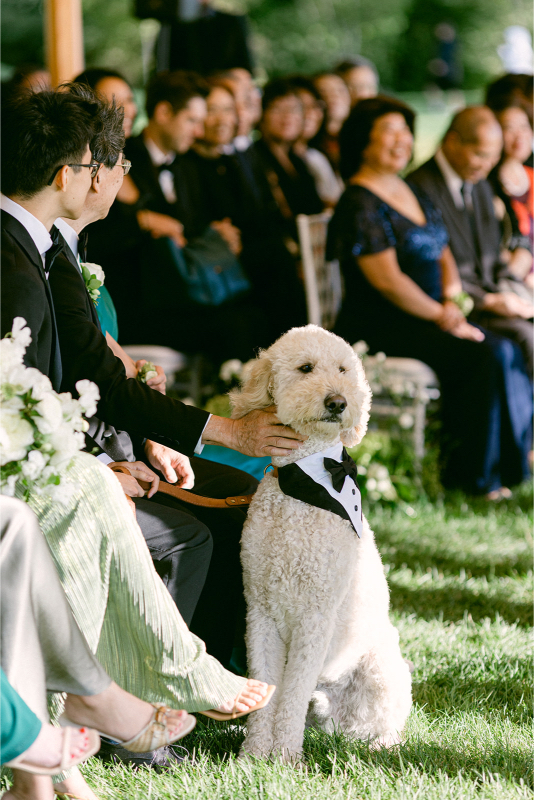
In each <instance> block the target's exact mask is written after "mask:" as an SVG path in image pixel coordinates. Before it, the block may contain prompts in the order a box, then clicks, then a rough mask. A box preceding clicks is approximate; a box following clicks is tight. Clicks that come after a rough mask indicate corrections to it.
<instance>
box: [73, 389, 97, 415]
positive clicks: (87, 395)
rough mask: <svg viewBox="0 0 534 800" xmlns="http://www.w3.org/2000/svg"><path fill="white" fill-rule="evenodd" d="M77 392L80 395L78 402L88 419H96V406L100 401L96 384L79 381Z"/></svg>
mask: <svg viewBox="0 0 534 800" xmlns="http://www.w3.org/2000/svg"><path fill="white" fill-rule="evenodd" d="M76 391H77V392H78V394H79V395H80V399H79V400H78V402H79V403H80V405H81V407H82V409H83V411H84V413H85V414H86V415H87V416H88V417H94V415H95V414H96V405H97V403H98V401H99V400H100V391H99V389H98V386H97V385H96V383H93V382H92V381H88V380H83V381H78V382H77V383H76Z"/></svg>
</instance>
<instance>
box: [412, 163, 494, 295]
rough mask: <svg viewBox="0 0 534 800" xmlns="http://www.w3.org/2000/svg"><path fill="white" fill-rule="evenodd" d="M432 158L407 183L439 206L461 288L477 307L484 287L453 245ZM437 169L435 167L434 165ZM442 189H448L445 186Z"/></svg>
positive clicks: (484, 290)
mask: <svg viewBox="0 0 534 800" xmlns="http://www.w3.org/2000/svg"><path fill="white" fill-rule="evenodd" d="M433 164H434V162H433V160H432V159H431V160H430V161H427V162H426V163H425V164H423V165H422V166H420V167H419V168H418V169H416V170H415V171H414V172H412V173H411V174H410V175H408V178H407V183H408V184H409V185H410V186H413V187H416V188H419V189H421V190H422V191H423V192H425V194H426V195H428V197H429V198H430V200H431V201H432V203H433V204H434V205H435V206H436V208H439V209H440V210H441V212H442V215H443V221H444V222H445V225H446V226H447V230H448V232H449V237H450V239H449V245H450V247H451V251H452V252H453V255H454V258H455V261H456V266H457V267H458V272H459V273H460V279H461V281H462V289H463V290H464V292H467V293H468V294H469V295H471V297H472V298H473V300H474V303H475V308H479V307H481V306H482V301H483V299H484V297H485V296H486V294H487V291H486V289H484V288H483V287H482V286H481V285H480V283H478V282H477V277H476V274H475V267H474V264H473V263H471V261H470V260H469V259H465V261H463V260H462V259H461V258H459V257H458V256H459V253H458V248H457V247H455V243H454V240H453V236H454V232H453V231H452V230H451V226H450V225H448V224H447V214H446V213H445V212H444V207H443V202H440V189H439V186H438V184H437V182H436V176H435V174H434V172H433V169H432V167H433ZM436 169H437V167H436ZM443 191H448V190H447V189H446V188H445V187H444V188H443Z"/></svg>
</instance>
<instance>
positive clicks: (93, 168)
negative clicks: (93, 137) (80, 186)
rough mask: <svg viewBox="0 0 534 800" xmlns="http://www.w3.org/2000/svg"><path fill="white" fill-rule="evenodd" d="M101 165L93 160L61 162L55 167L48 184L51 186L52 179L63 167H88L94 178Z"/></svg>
mask: <svg viewBox="0 0 534 800" xmlns="http://www.w3.org/2000/svg"><path fill="white" fill-rule="evenodd" d="M101 166H102V165H101V164H99V163H98V161H92V162H91V163H90V164H60V165H59V167H56V168H55V170H54V172H53V173H52V177H51V178H50V180H49V181H48V183H47V184H46V185H47V186H50V185H51V184H52V181H53V180H54V178H55V177H56V175H57V174H58V172H59V170H60V169H63V167H88V168H89V169H90V170H91V178H94V177H95V176H96V174H97V172H98V170H99V169H100V167H101Z"/></svg>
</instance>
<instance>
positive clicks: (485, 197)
mask: <svg viewBox="0 0 534 800" xmlns="http://www.w3.org/2000/svg"><path fill="white" fill-rule="evenodd" d="M501 150H502V131H501V128H500V125H499V123H498V122H497V120H496V118H495V116H494V114H493V112H492V111H490V109H489V108H486V107H485V106H471V107H469V108H465V109H464V110H463V111H460V112H459V113H458V114H456V115H455V117H454V118H453V120H452V122H451V124H450V126H449V129H448V131H447V133H446V134H445V136H444V138H443V142H442V144H441V147H440V149H439V150H438V152H437V153H436V155H435V156H434V157H433V158H431V159H430V160H429V161H427V162H426V164H423V165H422V166H421V167H419V168H418V169H416V170H415V172H412V173H411V174H410V175H409V177H408V182H409V183H410V185H411V186H416V187H418V188H419V189H422V190H423V191H424V192H426V194H427V195H428V196H429V197H430V199H431V200H432V202H433V204H434V205H435V206H436V207H437V208H439V209H440V211H441V213H442V215H443V221H444V223H445V225H446V226H447V230H448V232H449V237H450V246H451V250H452V253H453V255H454V258H455V260H456V263H457V265H458V270H459V272H460V277H461V279H462V284H463V287H464V289H465V291H467V292H469V294H470V295H471V297H472V298H473V300H474V302H475V308H474V310H473V312H472V314H471V316H470V319H472V320H473V321H476V322H478V323H480V324H481V325H483V326H484V327H485V328H487V329H489V330H492V331H495V332H496V333H500V334H502V335H503V336H508V337H510V338H511V339H513V340H514V341H515V342H517V343H518V344H519V345H520V346H521V349H522V351H523V355H524V357H525V361H526V362H527V366H528V368H529V370H532V355H533V354H532V344H533V342H532V333H533V330H532V322H531V320H532V315H533V311H534V307H533V305H532V303H531V302H530V303H529V302H528V301H527V300H524V299H522V298H521V297H519V296H518V295H517V294H516V293H514V292H513V291H510V290H509V286H510V279H511V280H512V281H513V280H514V276H513V275H512V274H511V273H510V272H509V271H508V269H507V266H506V264H504V263H503V262H502V260H501V255H500V242H501V233H500V227H499V221H498V219H497V217H496V215H495V209H494V204H493V192H492V190H491V186H490V185H489V183H488V182H487V180H486V177H487V175H488V173H489V172H490V170H491V169H492V168H493V167H494V166H495V165H496V164H497V162H498V160H499V158H500V155H501ZM506 278H508V279H509V280H508V282H507V288H506V289H505V290H504V291H501V288H500V280H501V279H506Z"/></svg>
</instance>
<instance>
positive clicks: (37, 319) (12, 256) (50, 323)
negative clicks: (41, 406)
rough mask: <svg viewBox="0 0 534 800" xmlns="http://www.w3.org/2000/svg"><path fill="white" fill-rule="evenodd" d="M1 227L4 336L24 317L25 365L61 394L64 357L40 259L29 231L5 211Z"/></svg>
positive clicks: (2, 328) (2, 333) (48, 287)
mask: <svg viewBox="0 0 534 800" xmlns="http://www.w3.org/2000/svg"><path fill="white" fill-rule="evenodd" d="M1 228H2V245H1V246H2V251H1V252H2V285H1V289H2V307H1V316H0V327H1V335H2V336H5V335H6V333H9V332H10V331H11V329H12V327H13V319H14V318H15V317H24V319H25V320H26V322H27V323H28V325H29V327H30V329H31V332H32V341H31V343H30V345H29V347H28V349H27V350H26V356H25V359H24V363H25V364H26V366H28V367H35V368H36V369H38V370H40V371H41V372H42V373H44V374H45V375H48V376H49V378H50V380H51V381H52V385H53V387H54V389H55V390H56V391H59V388H60V384H61V356H60V352H59V346H58V335H57V328H56V319H55V315H54V304H53V302H52V295H51V292H50V286H49V283H48V281H47V280H46V276H45V273H44V269H43V262H42V259H41V256H40V254H39V251H38V249H37V247H36V246H35V243H34V241H33V239H32V238H31V236H30V234H29V233H28V232H27V230H26V228H25V227H24V226H23V225H21V223H20V222H19V221H18V220H16V219H15V218H14V217H12V216H11V214H8V213H6V212H5V211H2V212H1ZM54 266H55V265H54ZM53 269H54V267H52V270H53Z"/></svg>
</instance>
